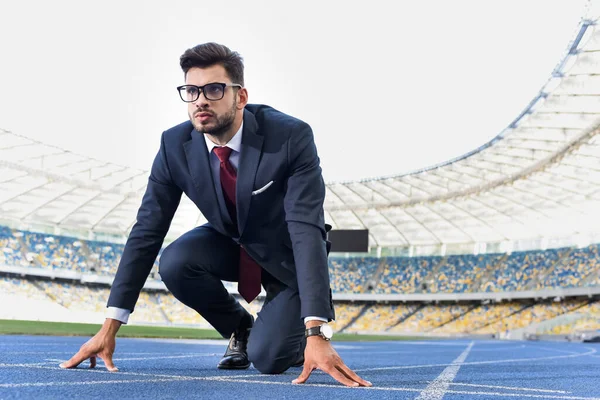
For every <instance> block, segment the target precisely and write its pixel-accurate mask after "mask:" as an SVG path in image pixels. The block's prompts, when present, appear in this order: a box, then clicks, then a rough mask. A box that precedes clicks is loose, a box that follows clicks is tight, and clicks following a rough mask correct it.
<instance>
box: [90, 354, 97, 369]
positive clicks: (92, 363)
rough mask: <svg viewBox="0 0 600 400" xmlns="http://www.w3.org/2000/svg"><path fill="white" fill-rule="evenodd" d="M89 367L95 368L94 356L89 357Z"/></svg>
mask: <svg viewBox="0 0 600 400" xmlns="http://www.w3.org/2000/svg"><path fill="white" fill-rule="evenodd" d="M90 368H96V356H91V357H90Z"/></svg>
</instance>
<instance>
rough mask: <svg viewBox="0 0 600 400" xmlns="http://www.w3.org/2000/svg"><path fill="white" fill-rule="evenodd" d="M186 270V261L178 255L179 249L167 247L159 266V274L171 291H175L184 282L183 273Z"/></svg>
mask: <svg viewBox="0 0 600 400" xmlns="http://www.w3.org/2000/svg"><path fill="white" fill-rule="evenodd" d="M185 268H186V261H185V260H184V259H182V257H181V256H180V255H179V254H178V252H177V249H174V248H173V247H171V246H170V245H169V246H167V247H166V248H165V249H164V250H163V252H162V254H161V256H160V261H159V264H158V273H159V275H160V277H161V279H162V281H163V282H164V283H165V285H166V286H167V288H169V290H171V291H173V289H176V288H177V287H178V285H180V284H181V283H182V282H183V279H182V272H183V270H184V269H185Z"/></svg>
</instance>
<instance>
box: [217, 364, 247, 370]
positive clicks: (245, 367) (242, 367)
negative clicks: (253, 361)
mask: <svg viewBox="0 0 600 400" xmlns="http://www.w3.org/2000/svg"><path fill="white" fill-rule="evenodd" d="M217 368H218V369H248V368H250V364H248V365H241V366H239V367H238V366H233V367H230V366H224V365H217Z"/></svg>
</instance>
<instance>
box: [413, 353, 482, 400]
mask: <svg viewBox="0 0 600 400" xmlns="http://www.w3.org/2000/svg"><path fill="white" fill-rule="evenodd" d="M474 344H475V342H471V343H469V345H468V346H467V348H466V349H465V350H464V351H463V352H462V353H460V355H459V356H458V357H456V359H455V360H454V361H452V364H451V365H449V366H448V367H446V368H445V369H444V370H443V371H442V373H441V374H439V375H438V377H437V378H435V380H434V381H433V382H431V383H430V384H429V385H427V387H426V388H425V389H423V391H422V392H421V393H420V394H419V396H418V397H417V398H416V400H440V399H441V398H442V397H444V395H445V394H446V392H447V391H448V388H449V387H450V383H452V381H453V380H454V378H456V374H458V371H459V370H460V367H461V365H462V363H463V362H464V361H465V360H466V359H467V356H468V355H469V353H470V352H471V349H472V348H473V345H474Z"/></svg>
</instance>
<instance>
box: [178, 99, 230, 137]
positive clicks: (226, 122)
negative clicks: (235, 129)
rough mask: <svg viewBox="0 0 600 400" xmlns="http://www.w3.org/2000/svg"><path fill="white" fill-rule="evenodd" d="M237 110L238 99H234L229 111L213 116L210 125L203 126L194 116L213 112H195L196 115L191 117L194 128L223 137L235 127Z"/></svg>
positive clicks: (202, 110) (200, 110)
mask: <svg viewBox="0 0 600 400" xmlns="http://www.w3.org/2000/svg"><path fill="white" fill-rule="evenodd" d="M236 108H237V99H234V100H233V104H232V105H231V108H230V109H229V111H227V112H226V113H224V114H221V115H217V114H213V115H212V121H211V122H210V123H208V124H203V123H202V122H200V121H197V120H196V119H195V118H194V114H195V113H199V112H212V111H211V110H207V109H199V110H196V111H194V114H190V115H189V117H190V121H191V122H192V125H194V128H196V130H197V131H198V132H200V133H206V134H208V135H211V136H215V137H223V136H225V134H226V133H227V132H228V131H229V130H230V129H231V127H232V126H233V122H234V120H235V112H236Z"/></svg>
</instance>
